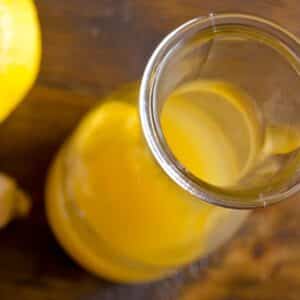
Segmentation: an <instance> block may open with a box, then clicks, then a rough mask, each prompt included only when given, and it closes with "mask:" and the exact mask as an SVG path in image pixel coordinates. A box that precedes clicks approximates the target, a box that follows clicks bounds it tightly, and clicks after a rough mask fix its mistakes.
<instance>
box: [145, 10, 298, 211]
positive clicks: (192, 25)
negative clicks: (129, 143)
mask: <svg viewBox="0 0 300 300" xmlns="http://www.w3.org/2000/svg"><path fill="white" fill-rule="evenodd" d="M222 26H235V27H236V28H237V30H240V29H241V28H242V29H243V28H246V29H247V28H250V29H251V30H250V31H249V32H248V33H247V34H250V35H252V38H257V39H260V40H262V41H263V42H264V43H266V44H268V45H269V46H270V47H272V48H274V49H275V50H276V51H278V52H279V53H281V54H282V55H283V56H284V57H285V59H286V60H287V61H288V63H289V64H290V65H291V66H292V67H293V68H294V69H295V71H296V72H297V73H298V74H300V67H299V66H300V64H299V58H298V55H297V54H299V53H300V44H299V41H298V40H297V38H296V37H294V36H293V35H292V34H290V33H289V32H287V31H286V30H284V29H283V28H281V27H280V26H278V25H276V24H274V23H271V22H269V21H266V20H264V19H261V18H258V17H255V16H250V15H241V14H221V15H210V16H208V17H200V18H196V19H193V20H191V21H189V22H187V23H185V24H183V25H182V26H180V27H179V28H177V29H176V30H174V31H173V32H171V33H170V34H169V35H168V36H167V37H166V38H165V39H164V40H163V41H162V42H161V43H160V44H159V46H158V47H157V48H156V50H155V51H154V53H153V55H152V57H151V58H150V60H149V62H148V64H147V67H146V69H145V72H144V75H143V79H142V83H141V87H140V102H139V105H140V106H139V109H140V118H141V124H142V130H143V133H144V136H145V139H146V141H147V144H148V147H149V148H150V150H151V152H152V154H153V156H154V158H155V159H156V161H157V162H158V164H159V165H160V167H161V168H162V169H163V170H164V172H165V173H166V174H167V175H168V176H169V177H170V178H171V179H172V180H173V181H175V182H176V183H177V184H178V185H179V186H180V187H181V188H183V189H184V190H186V191H188V192H189V193H191V194H192V195H193V196H196V197H197V198H199V199H200V200H203V201H206V202H208V203H211V204H215V205H219V206H224V207H229V208H255V207H261V206H266V205H268V204H272V203H275V202H278V201H280V200H282V199H285V198H287V197H290V196H291V195H293V194H294V193H296V192H297V191H299V190H300V185H299V180H298V179H299V178H298V177H295V176H289V178H288V181H289V184H288V185H285V186H284V188H283V185H282V184H281V183H279V184H278V186H276V187H275V186H274V187H272V189H270V188H268V189H267V190H266V189H263V188H256V189H252V190H236V189H235V190H234V191H233V190H228V189H225V188H219V187H216V186H213V185H211V184H208V183H206V182H204V181H202V180H201V179H199V178H198V177H195V176H194V175H193V174H192V173H191V172H190V171H189V170H188V169H186V168H185V167H184V166H183V165H182V164H181V162H180V161H179V160H178V159H176V157H175V156H174V155H173V154H172V151H171V150H170V148H169V147H168V145H167V143H166V140H165V137H164V134H163V131H162V128H161V124H160V113H161V110H162V106H163V104H164V101H165V100H166V98H167V97H168V96H169V95H170V93H171V92H172V91H174V90H175V89H176V88H177V87H178V86H179V85H181V84H182V83H183V82H184V81H187V80H189V79H192V78H193V77H194V76H195V73H196V72H197V70H198V68H199V66H200V65H201V64H203V62H204V61H205V60H206V59H207V56H208V55H209V49H208V48H209V47H206V48H205V49H201V50H197V49H196V48H195V49H196V50H195V51H200V52H199V53H198V55H195V53H193V51H194V50H191V49H192V48H191V47H190V48H189V46H187V45H192V44H196V43H199V41H200V40H201V39H203V38H205V36H206V38H208V36H210V37H212V36H214V35H215V34H217V33H218V31H219V30H220V28H221V27H222ZM255 32H256V33H257V34H256V33H255ZM200 54H201V55H200ZM187 58H188V59H187ZM229 68H230V66H229ZM297 159H298V161H300V159H299V158H297ZM295 166H296V164H295ZM297 167H298V164H297ZM295 168H296V167H295ZM289 174H293V175H294V174H296V169H293V170H290V173H289ZM292 177H293V178H292ZM283 180H284V181H285V183H286V181H287V179H286V178H284V179H283Z"/></svg>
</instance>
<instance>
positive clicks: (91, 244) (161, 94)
mask: <svg viewBox="0 0 300 300" xmlns="http://www.w3.org/2000/svg"><path fill="white" fill-rule="evenodd" d="M299 50H300V48H299V42H298V40H297V39H296V38H295V37H294V36H292V35H291V34H290V33H288V32H287V31H285V30H284V29H282V28H281V27H279V26H278V25H275V24H273V23H271V22H269V21H266V20H263V19H260V18H257V17H254V16H248V15H240V14H221V15H211V16H208V17H200V18H196V19H193V20H191V21H189V22H187V23H185V24H183V25H182V26H180V27H179V28H177V29H176V30H175V31H173V32H172V33H170V34H169V35H168V36H167V37H166V38H165V39H164V40H163V41H162V42H161V43H160V45H159V46H158V47H157V49H156V50H155V51H154V53H153V55H152V57H151V58H150V60H149V62H148V65H147V67H146V70H145V73H144V76H143V79H142V83H141V86H140V94H139V95H138V84H131V85H128V86H126V87H123V88H121V89H120V90H118V91H116V92H115V93H113V94H112V95H110V96H109V97H107V98H106V99H104V100H103V101H102V103H101V104H100V105H99V107H97V108H95V109H94V110H93V111H92V112H91V113H90V114H89V115H88V116H87V117H85V118H84V120H83V121H82V122H81V124H80V125H79V127H78V128H77V129H76V130H75V132H74V134H73V135H72V136H71V138H70V139H69V140H68V141H67V142H66V143H65V145H64V146H63V147H62V149H61V150H60V152H59V154H58V155H57V157H56V160H55V162H54V163H53V166H52V168H51V171H50V174H49V178H48V183H47V192H46V208H47V215H48V219H49V222H50V224H51V227H52V229H53V231H54V233H55V235H56V237H57V238H58V240H59V242H60V243H61V244H62V246H63V247H64V248H65V250H66V251H67V252H68V253H69V254H70V255H71V256H72V257H73V258H74V259H75V260H76V261H77V262H78V263H79V264H80V265H82V266H83V267H84V268H86V269H87V270H89V271H91V272H93V273H95V274H97V275H99V276H103V277H105V278H109V279H111V280H115V281H121V282H142V281H149V280H156V279H159V278H162V277H165V276H168V275H169V274H171V273H173V272H175V271H176V270H178V268H179V267H180V266H183V265H185V264H187V263H190V262H192V261H193V260H195V259H198V258H200V257H203V256H205V255H207V254H208V253H210V252H211V251H213V250H215V249H216V248H218V247H220V246H221V245H222V244H223V243H224V242H225V241H227V240H228V239H230V238H231V237H232V235H233V234H234V233H235V232H236V231H237V230H238V228H239V227H240V226H241V224H242V223H243V221H244V220H245V218H246V217H247V215H248V214H249V210H246V209H245V210H242V209H241V208H254V207H259V206H265V205H267V204H270V203H275V202H277V201H279V200H282V199H284V198H286V197H287V196H290V195H291V194H293V193H295V192H296V191H298V189H299V184H298V183H299V175H298V173H297V169H298V166H299V163H298V162H299V152H298V141H300V138H299V140H298V133H299V130H298V129H299V128H300V127H298V124H299V123H298V120H297V114H296V110H297V109H298V106H299V104H300V100H299V99H298V98H297V97H296V95H298V92H300V84H299V83H300V81H299V76H298V72H299V58H298V54H299V53H300V51H299ZM199 78H200V80H201V82H202V83H203V82H205V85H204V87H205V89H207V86H210V88H211V87H214V88H215V87H216V86H217V87H219V88H220V86H221V87H223V88H222V89H220V90H222V93H223V95H227V96H226V97H228V99H229V100H228V102H230V101H231V100H232V99H238V98H237V97H235V96H234V95H235V93H236V91H237V89H236V88H228V86H229V85H225V87H224V85H222V84H220V82H230V84H234V85H235V86H238V90H240V89H243V91H245V92H243V93H245V94H247V99H250V100H249V103H250V102H251V103H252V104H247V105H244V104H243V103H245V102H243V101H240V100H232V101H233V102H234V106H235V108H236V107H238V110H239V112H240V113H241V115H242V118H241V120H242V121H241V122H243V123H245V124H248V125H249V124H250V125H249V128H250V129H251V130H252V131H253V132H254V133H255V134H254V135H253V133H251V132H252V131H251V130H250V129H249V132H250V133H251V134H252V135H251V134H249V136H250V137H253V136H254V137H255V141H256V144H255V145H256V146H255V147H252V148H251V149H252V150H251V151H252V152H251V159H249V157H250V156H249V155H248V154H247V158H245V159H244V158H243V159H241V161H242V162H243V178H241V180H237V181H236V183H235V184H231V185H229V186H228V185H218V184H214V183H213V182H210V181H209V180H208V181H207V180H203V178H202V179H201V178H199V177H198V176H196V174H195V172H194V171H193V170H192V168H189V165H188V164H186V163H185V161H181V159H180V155H179V156H178V155H177V154H178V153H175V152H174V149H173V148H172V147H171V145H170V143H169V142H168V140H167V139H166V136H167V134H166V132H165V131H164V130H163V128H162V112H163V109H164V105H165V104H166V100H167V99H169V96H170V95H171V94H172V93H173V92H174V91H175V92H176V90H178V89H180V88H181V87H184V86H186V84H188V83H190V82H192V83H193V82H194V81H195V80H199ZM197 86H199V85H197ZM201 86H202V89H203V84H202V85H201ZM206 92H207V91H206ZM209 93H211V90H210V91H209ZM299 94H300V93H299ZM245 97H246V96H245ZM138 98H139V106H138V105H137V99H138ZM252 99H255V100H252ZM216 101H217V100H216ZM247 101H248V100H247ZM204 102H205V101H204ZM212 102H213V101H210V103H212ZM241 103H242V104H241ZM287 104H288V106H287ZM206 107H208V106H207V105H206ZM217 110H218V109H217ZM221 112H222V111H221ZM254 112H255V114H256V117H255V118H254V117H252V113H254ZM224 114H226V112H225V111H224ZM222 115H223V114H222V113H220V114H219V115H218V116H219V120H221V119H222V120H223V121H222V122H223V123H220V124H221V127H222V128H223V129H224V130H225V129H226V130H227V129H228V128H229V125H228V124H229V123H230V120H229V119H228V118H227V119H226V116H225V119H224V118H223V117H222ZM203 116H204V117H205V115H203ZM205 120H206V119H199V122H203V123H204V122H205ZM245 120H246V121H245ZM249 120H251V122H252V123H251V122H250V121H249ZM253 120H255V121H253ZM220 122H221V121H220ZM247 122H248V123H247ZM249 122H250V123H249ZM140 124H141V125H140ZM253 124H254V125H253ZM233 125H235V126H231V129H232V130H233V131H232V132H230V134H229V139H230V141H233V142H234V143H235V145H234V146H235V147H236V149H238V151H242V150H241V149H243V147H244V146H243V145H244V141H245V140H247V139H248V137H245V136H243V135H241V134H239V135H237V134H236V132H239V128H238V127H239V126H236V125H239V124H233ZM248 125H247V126H248ZM274 126H275V127H274ZM227 127H228V128H227ZM240 127H243V126H242V125H241V126H240ZM274 128H276V130H275V129H274ZM220 132H221V131H220ZM234 132H235V133H234ZM274 132H275V133H274ZM189 133H190V134H191V135H193V132H189ZM270 136H271V138H270ZM176 138H177V136H175V140H176ZM197 138H199V139H200V138H201V137H197V136H193V137H192V139H194V140H196V139H197ZM178 139H179V132H178ZM251 141H252V140H251ZM217 142H219V144H220V149H219V148H218V147H216V148H214V149H213V150H212V152H214V153H216V154H215V156H209V158H207V160H210V159H212V157H214V160H216V161H214V168H215V169H216V170H217V171H218V170H219V169H220V170H219V171H220V172H221V171H222V172H221V173H222V176H223V177H224V176H225V177H226V176H229V175H228V174H229V173H226V172H227V169H226V166H227V165H226V164H224V163H223V162H226V160H227V154H226V153H227V152H222V151H223V150H222V149H223V148H222V147H221V144H222V143H221V140H220V141H217ZM241 142H243V143H241ZM299 145H300V143H299ZM244 148H245V147H244ZM253 149H254V150H253ZM270 149H271V150H270ZM243 151H244V150H243ZM247 151H248V150H247ZM247 151H246V150H245V151H244V152H243V153H248V152H247ZM262 153H263V155H262ZM241 157H242V155H241ZM249 161H250V162H249ZM192 163H193V161H192ZM250 163H251V168H250V167H248V165H249V164H250ZM245 165H247V168H246V169H247V174H246V173H245V172H244V170H245ZM274 165H275V167H274ZM191 166H192V165H191ZM250 169H251V171H249V170H250ZM219 171H218V172H219ZM244 173H245V174H246V175H245V174H244ZM244 175H245V176H244Z"/></svg>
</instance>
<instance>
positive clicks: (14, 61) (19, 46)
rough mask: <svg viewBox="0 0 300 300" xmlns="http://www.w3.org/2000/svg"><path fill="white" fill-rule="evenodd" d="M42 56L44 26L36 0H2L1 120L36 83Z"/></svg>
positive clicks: (0, 53) (0, 38)
mask: <svg viewBox="0 0 300 300" xmlns="http://www.w3.org/2000/svg"><path fill="white" fill-rule="evenodd" d="M40 57H41V38H40V27H39V21H38V16H37V12H36V8H35V5H34V3H33V1H32V0H0V86H1V89H0V122H1V121H3V120H4V119H5V118H6V117H7V116H8V115H9V113H10V112H11V111H12V110H13V109H14V108H15V107H16V105H17V104H18V103H19V102H20V101H21V100H22V98H23V97H24V96H25V95H26V93H27V92H28V90H29V89H30V87H31V86H32V84H33V82H34V80H35V78H36V76H37V73H38V70H39V65H40Z"/></svg>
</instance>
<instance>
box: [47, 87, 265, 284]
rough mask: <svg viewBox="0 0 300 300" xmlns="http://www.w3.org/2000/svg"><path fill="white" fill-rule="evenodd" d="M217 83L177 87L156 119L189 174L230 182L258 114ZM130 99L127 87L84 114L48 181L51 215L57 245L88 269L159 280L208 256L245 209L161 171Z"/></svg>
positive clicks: (256, 142)
mask: <svg viewBox="0 0 300 300" xmlns="http://www.w3.org/2000/svg"><path fill="white" fill-rule="evenodd" d="M203 84H204V86H203ZM218 84H219V83H217V85H216V83H213V82H206V83H205V82H204V83H203V82H196V83H193V84H192V85H191V86H186V87H183V89H181V90H178V91H176V92H175V93H174V94H173V95H171V97H170V99H169V101H168V102H167V104H166V105H165V108H164V110H163V114H162V127H163V131H164V134H165V136H166V140H167V142H168V144H169V146H170V148H171V149H172V151H173V152H174V155H175V156H176V157H177V158H178V159H180V161H181V162H182V163H183V164H184V165H185V166H186V167H187V168H188V169H190V170H191V171H192V172H193V173H194V174H195V175H196V176H198V177H200V178H201V179H203V180H205V181H207V182H209V183H211V184H215V185H218V186H230V185H233V184H234V183H235V182H237V181H238V180H239V179H240V177H241V176H242V174H243V173H245V172H246V170H247V169H248V168H249V165H250V164H251V163H252V161H253V160H254V157H255V156H256V155H257V153H258V151H259V149H260V147H261V137H260V135H259V130H258V128H259V119H258V118H257V117H256V116H255V114H254V108H253V107H251V105H250V104H249V101H248V100H249V99H246V98H245V97H246V96H245V95H244V94H243V93H242V92H240V93H237V91H238V90H237V89H233V88H232V87H231V86H229V85H227V84H223V83H220V86H219V85H218ZM195 85H196V91H193V90H194V89H195ZM199 87H200V88H199ZM185 88H187V90H185ZM216 91H217V92H216ZM136 97H137V92H136V90H135V89H134V90H133V91H132V90H130V89H129V90H126V89H125V90H123V91H121V92H119V93H116V94H114V95H113V96H111V97H110V98H109V99H108V101H107V102H106V103H104V104H102V105H100V106H99V107H98V108H96V109H95V110H94V111H92V112H91V113H90V114H89V115H88V116H87V117H86V118H85V119H84V120H83V122H82V123H81V124H80V126H79V128H78V129H77V130H76V131H75V133H74V135H73V137H72V138H71V140H70V142H69V143H68V144H67V145H66V146H65V147H64V148H63V149H62V151H61V152H60V154H59V155H58V157H57V159H56V162H55V163H54V165H53V168H52V170H51V173H50V176H49V180H48V187H47V213H48V218H49V221H50V223H51V225H52V228H53V230H54V232H55V234H56V235H57V237H58V239H59V241H60V242H61V244H62V245H63V246H64V248H65V249H66V250H67V251H68V252H69V253H70V254H71V255H72V256H73V257H74V259H76V260H77V261H78V262H79V263H80V264H81V265H82V266H83V267H85V268H86V269H88V270H90V271H92V272H94V273H96V274H98V275H100V276H104V277H107V278H110V279H113V280H117V281H124V282H137V281H146V280H153V279H157V278H160V277H163V276H166V275H167V274H168V273H170V272H172V271H173V270H174V269H176V267H177V266H180V265H183V264H185V263H188V262H190V261H192V260H194V259H196V258H197V257H199V256H201V255H205V254H206V253H207V252H208V251H210V250H212V249H214V248H216V247H217V246H218V245H219V244H221V243H222V242H224V241H225V240H226V239H227V238H228V237H230V236H231V235H232V234H233V232H234V231H235V230H236V229H237V228H238V227H239V225H240V224H241V222H242V220H243V219H244V217H245V216H246V215H247V212H244V211H232V210H228V209H224V208H220V207H216V206H212V205H208V204H207V203H205V202H204V201H200V200H198V199H195V198H193V197H192V196H191V195H190V194H188V193H187V192H185V191H183V190H182V189H181V188H179V187H178V186H176V184H175V183H174V182H172V181H171V180H170V179H169V178H168V177H167V176H166V175H165V174H164V173H163V171H162V170H161V169H160V168H159V167H158V165H157V164H156V162H155V161H154V159H153V157H152V155H151V154H150V152H149V150H148V149H147V146H146V144H145V142H144V138H143V135H142V132H141V128H140V123H139V117H138V111H137V107H136V105H135V104H134V100H135V99H136ZM127 100H130V101H127ZM207 100H209V103H210V104H209V105H205V103H207ZM199 120H201V122H199ZM236 126H238V127H239V129H238V130H236V131H232V130H230V128H235V127H236ZM234 132H235V133H234ZM241 137H243V139H242V141H241Z"/></svg>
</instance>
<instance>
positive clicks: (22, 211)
mask: <svg viewBox="0 0 300 300" xmlns="http://www.w3.org/2000/svg"><path fill="white" fill-rule="evenodd" d="M30 208H31V202H30V199H29V197H28V196H27V195H26V194H25V193H24V192H23V191H22V190H20V189H19V187H18V185H17V184H16V182H15V181H14V180H13V179H12V178H10V177H9V176H7V175H5V174H3V173H0V228H3V227H4V226H5V225H7V224H8V223H9V222H10V221H11V220H13V219H15V218H18V217H25V216H27V215H28V214H29V211H30Z"/></svg>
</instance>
